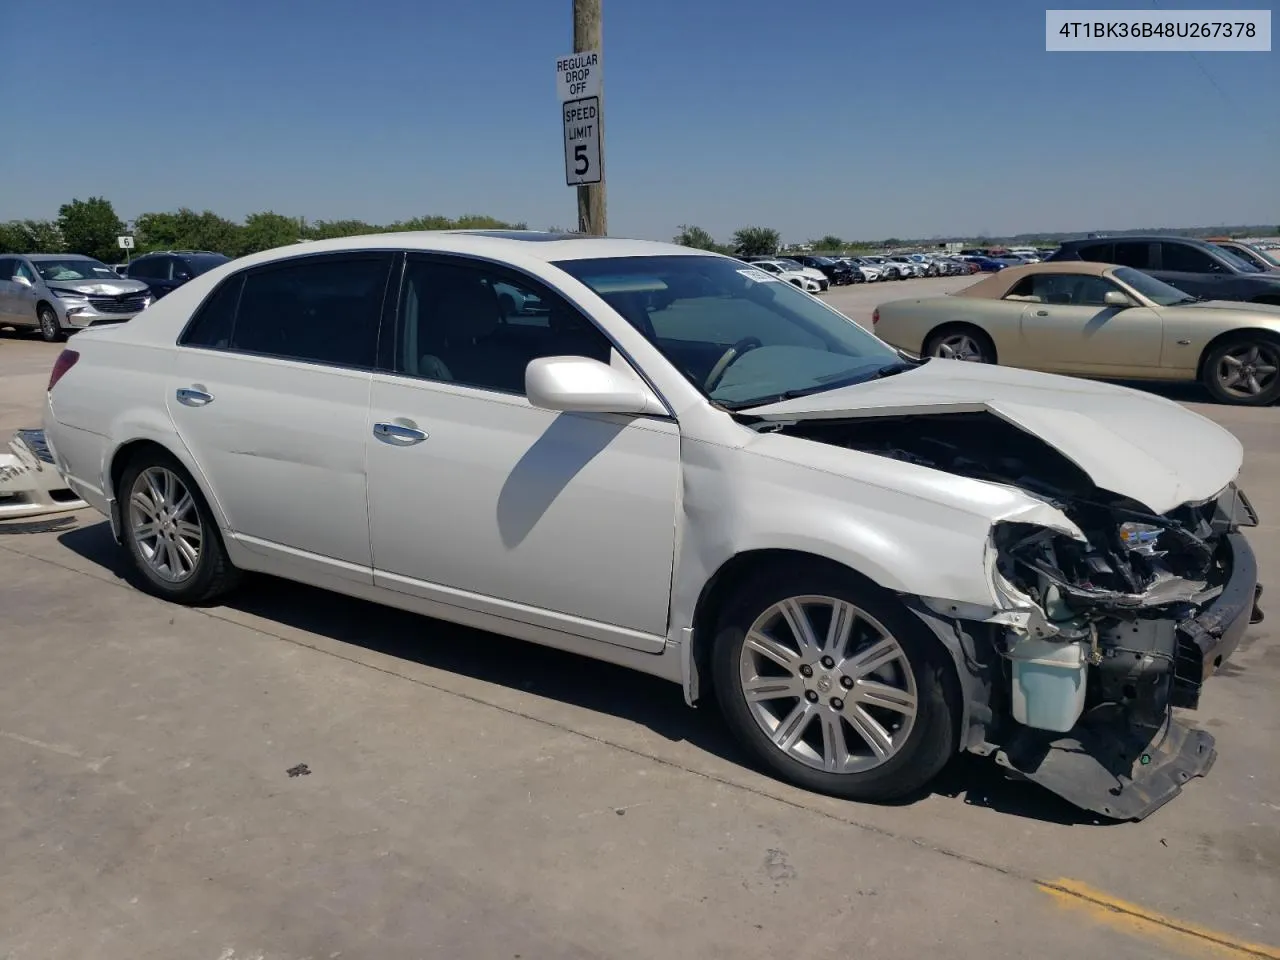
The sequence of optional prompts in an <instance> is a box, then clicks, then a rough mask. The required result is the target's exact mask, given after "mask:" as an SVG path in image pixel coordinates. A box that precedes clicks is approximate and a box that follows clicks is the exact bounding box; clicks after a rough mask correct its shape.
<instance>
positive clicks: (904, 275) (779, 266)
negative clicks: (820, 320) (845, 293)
mask: <svg viewBox="0 0 1280 960" xmlns="http://www.w3.org/2000/svg"><path fill="white" fill-rule="evenodd" d="M741 259H742V260H743V261H745V262H746V263H750V264H753V265H755V266H761V265H762V264H769V265H770V266H769V267H767V268H764V269H768V270H769V271H770V272H772V273H775V274H776V275H778V276H780V277H781V276H782V273H781V272H780V271H785V272H787V273H788V276H786V277H783V279H785V280H787V281H788V282H789V283H792V284H794V285H795V286H798V287H800V288H801V289H808V287H807V286H806V284H805V282H804V281H803V280H802V279H801V277H808V278H810V279H812V280H814V281H816V282H817V283H818V285H819V289H818V290H816V291H810V292H815V293H816V292H821V291H822V290H826V289H828V288H829V287H838V286H844V285H845V284H853V283H875V282H877V281H880V280H907V279H910V278H912V277H951V276H964V275H966V274H970V273H977V272H978V269H979V268H978V267H976V266H973V265H971V264H969V263H968V262H966V261H965V260H964V259H963V258H960V257H953V256H943V255H940V254H928V253H900V254H866V255H862V256H838V257H828V256H821V255H812V254H788V255H785V256H783V255H777V256H773V257H743V258H741Z"/></svg>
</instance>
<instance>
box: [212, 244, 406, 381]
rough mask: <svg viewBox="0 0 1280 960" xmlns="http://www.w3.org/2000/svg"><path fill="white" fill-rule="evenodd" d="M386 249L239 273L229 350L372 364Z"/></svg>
mask: <svg viewBox="0 0 1280 960" xmlns="http://www.w3.org/2000/svg"><path fill="white" fill-rule="evenodd" d="M391 261H392V256H391V255H390V254H381V253H379V254H369V255H357V256H340V257H323V258H316V257H308V258H305V259H300V260H295V261H288V262H285V263H283V264H280V265H273V266H271V267H266V268H262V269H259V270H254V271H251V272H249V273H248V274H246V275H245V278H244V287H243V289H242V290H241V292H240V302H239V305H238V306H237V308H236V313H235V323H234V325H233V327H232V330H231V345H230V349H232V350H235V351H237V352H243V353H255V354H261V355H263V356H269V357H280V358H281V359H285V360H302V361H305V362H309V363H324V364H330V365H333V366H340V367H355V368H358V369H373V367H374V366H375V365H376V361H377V351H378V323H379V319H380V317H381V315H382V300H383V296H384V295H385V293H386V286H387V275H388V273H389V269H390V266H391Z"/></svg>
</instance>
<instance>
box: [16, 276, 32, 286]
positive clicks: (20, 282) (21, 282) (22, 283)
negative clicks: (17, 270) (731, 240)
mask: <svg viewBox="0 0 1280 960" xmlns="http://www.w3.org/2000/svg"><path fill="white" fill-rule="evenodd" d="M11 279H12V280H13V282H14V283H16V284H17V285H18V286H20V287H29V286H31V281H30V280H28V279H27V278H26V277H21V276H18V275H17V274H15V275H14V276H13V277H12V278H11Z"/></svg>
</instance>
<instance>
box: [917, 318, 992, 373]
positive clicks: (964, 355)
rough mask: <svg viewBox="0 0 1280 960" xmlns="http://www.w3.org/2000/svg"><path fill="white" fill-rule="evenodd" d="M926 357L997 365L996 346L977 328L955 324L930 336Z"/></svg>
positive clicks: (941, 328) (925, 346) (925, 350)
mask: <svg viewBox="0 0 1280 960" xmlns="http://www.w3.org/2000/svg"><path fill="white" fill-rule="evenodd" d="M924 355H925V356H926V357H942V358H943V359H946V360H965V361H967V362H969V363H995V362H996V346H995V344H994V343H992V342H991V338H990V337H989V336H987V335H986V334H985V333H983V332H982V331H981V330H979V329H978V328H977V327H974V326H970V325H969V324H954V325H952V326H948V327H940V328H939V329H937V330H935V331H934V332H933V333H931V334H929V338H928V339H927V340H926V341H925V344H924Z"/></svg>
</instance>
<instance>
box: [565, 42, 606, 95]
mask: <svg viewBox="0 0 1280 960" xmlns="http://www.w3.org/2000/svg"><path fill="white" fill-rule="evenodd" d="M600 73H601V64H600V53H599V52H598V51H596V50H584V51H583V52H582V53H569V54H565V55H564V56H563V57H556V92H557V93H559V94H560V102H561V103H564V102H565V101H566V100H581V99H582V98H583V97H598V96H600Z"/></svg>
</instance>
